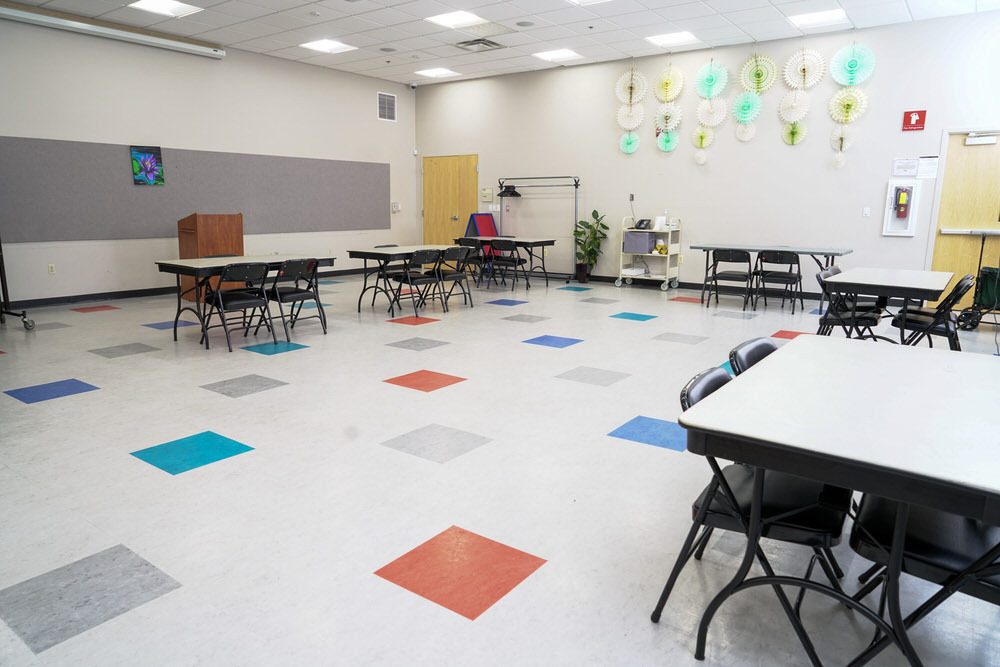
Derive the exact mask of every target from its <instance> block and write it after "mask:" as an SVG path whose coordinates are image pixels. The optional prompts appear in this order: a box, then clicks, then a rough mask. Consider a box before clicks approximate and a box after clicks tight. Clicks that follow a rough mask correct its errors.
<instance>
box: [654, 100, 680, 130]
mask: <svg viewBox="0 0 1000 667" xmlns="http://www.w3.org/2000/svg"><path fill="white" fill-rule="evenodd" d="M654 122H655V123H656V129H658V130H659V131H660V132H670V131H671V130H675V129H677V125H678V124H680V122H681V108H680V107H679V106H677V104H675V103H674V102H665V103H663V104H661V105H660V106H658V107H657V108H656V119H655V121H654Z"/></svg>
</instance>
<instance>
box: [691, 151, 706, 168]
mask: <svg viewBox="0 0 1000 667" xmlns="http://www.w3.org/2000/svg"><path fill="white" fill-rule="evenodd" d="M694 162H695V164H699V165H701V164H705V163H706V162H708V156H707V155H705V151H695V153H694Z"/></svg>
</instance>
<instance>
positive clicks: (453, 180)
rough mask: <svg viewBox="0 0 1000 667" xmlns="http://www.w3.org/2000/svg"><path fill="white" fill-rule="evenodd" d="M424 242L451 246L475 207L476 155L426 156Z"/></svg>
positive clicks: (477, 174) (477, 182)
mask: <svg viewBox="0 0 1000 667" xmlns="http://www.w3.org/2000/svg"><path fill="white" fill-rule="evenodd" d="M423 176H424V243H426V244H445V245H451V244H453V243H454V242H455V241H454V239H456V238H458V237H460V236H462V235H464V234H465V226H466V225H467V224H468V222H469V216H470V215H472V214H473V213H475V212H476V211H477V210H478V200H477V189H478V187H479V156H478V155H446V156H442V157H425V158H424V164H423Z"/></svg>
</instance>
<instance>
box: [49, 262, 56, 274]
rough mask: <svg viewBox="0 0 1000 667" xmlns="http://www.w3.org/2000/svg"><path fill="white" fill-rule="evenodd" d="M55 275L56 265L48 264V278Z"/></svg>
mask: <svg viewBox="0 0 1000 667" xmlns="http://www.w3.org/2000/svg"><path fill="white" fill-rule="evenodd" d="M55 274H56V265H55V264H49V275H50V276H54V275H55Z"/></svg>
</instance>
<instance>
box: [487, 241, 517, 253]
mask: <svg viewBox="0 0 1000 667" xmlns="http://www.w3.org/2000/svg"><path fill="white" fill-rule="evenodd" d="M490 245H491V246H493V249H494V250H496V251H498V252H514V251H516V250H517V243H515V242H514V241H513V240H511V239H509V238H496V239H491V240H490Z"/></svg>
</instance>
